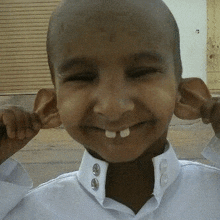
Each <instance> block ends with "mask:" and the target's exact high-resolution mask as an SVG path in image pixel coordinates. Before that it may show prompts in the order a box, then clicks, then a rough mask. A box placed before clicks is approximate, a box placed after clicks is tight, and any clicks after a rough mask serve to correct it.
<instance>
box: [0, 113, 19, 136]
mask: <svg viewBox="0 0 220 220" xmlns="http://www.w3.org/2000/svg"><path fill="white" fill-rule="evenodd" d="M1 121H2V122H3V124H4V125H5V126H6V130H7V135H8V137H9V138H12V139H13V138H15V137H16V130H17V125H16V118H15V115H14V112H13V111H12V110H4V111H3V112H2V113H1Z"/></svg>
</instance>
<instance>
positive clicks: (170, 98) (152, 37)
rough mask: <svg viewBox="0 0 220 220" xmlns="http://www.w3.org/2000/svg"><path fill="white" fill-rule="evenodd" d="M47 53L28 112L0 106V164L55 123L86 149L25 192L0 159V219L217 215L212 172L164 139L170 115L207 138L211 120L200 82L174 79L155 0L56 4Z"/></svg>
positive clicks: (173, 33) (176, 60)
mask: <svg viewBox="0 0 220 220" xmlns="http://www.w3.org/2000/svg"><path fill="white" fill-rule="evenodd" d="M47 51H48V61H49V66H50V70H51V74H52V80H53V83H54V86H55V91H53V90H41V91H40V92H39V93H38V95H37V98H36V101H35V106H34V113H32V114H30V113H27V112H24V111H22V110H20V109H18V108H12V109H7V110H2V111H1V119H2V123H3V124H4V125H5V126H6V130H7V134H5V136H4V137H3V139H2V140H1V148H0V150H1V152H0V155H1V162H3V161H5V160H6V159H7V158H9V157H10V156H11V155H12V154H13V153H15V152H16V151H18V150H19V149H20V148H22V147H23V146H24V145H25V144H26V143H27V142H28V141H29V140H30V139H32V138H33V137H34V136H35V135H36V134H37V133H38V131H39V129H40V128H51V127H56V126H59V125H60V124H61V123H63V125H64V127H65V129H66V130H67V132H68V133H69V134H70V136H71V137H72V138H73V139H75V140H76V141H78V142H80V143H81V144H83V145H84V147H85V149H86V151H85V154H84V157H83V160H82V163H81V166H80V169H79V171H77V172H73V173H69V174H64V175H62V176H60V177H58V178H57V179H55V180H51V181H49V182H48V183H45V184H42V185H41V186H39V187H38V188H36V189H34V190H31V191H30V192H28V194H27V191H28V190H29V189H30V180H29V179H28V177H27V176H26V174H25V172H24V171H22V170H21V167H20V165H19V164H17V163H16V162H13V161H10V160H6V161H5V162H4V163H3V164H2V165H1V180H2V181H1V185H0V188H1V200H0V215H1V219H10V220H11V219H22V220H23V219H37V220H40V219H59V220H60V219H65V220H66V219H82V220H87V219H96V220H97V219H102V220H103V219H105V220H106V219H123V220H124V219H126V220H128V219H178V220H181V219H184V220H185V219H199V220H202V219H204V220H207V219H219V218H220V209H219V207H220V206H219V205H220V200H219V192H218V189H219V185H220V171H219V170H218V169H215V168H211V167H208V166H205V165H202V164H198V163H192V162H186V161H182V162H180V161H178V160H177V158H176V155H175V153H174V151H173V149H172V147H171V145H170V144H169V143H168V141H167V139H166V137H167V131H168V126H169V122H170V120H171V117H172V115H173V113H175V114H176V115H177V116H178V117H180V118H183V119H195V118H200V117H202V118H203V119H204V121H206V123H208V122H211V123H212V125H213V128H214V130H215V132H216V133H218V132H219V124H220V123H219V122H218V120H219V117H218V112H219V106H218V103H217V102H216V101H215V100H212V99H211V96H210V94H209V91H208V89H207V87H206V86H205V84H204V83H203V82H202V81H201V80H199V79H195V78H192V79H185V80H183V79H182V78H181V73H182V67H181V60H180V51H179V33H178V28H177V26H176V23H175V20H174V18H173V16H172V14H171V13H170V12H169V10H168V8H167V7H166V6H165V5H164V3H163V2H162V1H160V0H135V1H134V0H121V1H116V0H109V1H102V0H83V1H70V0H64V1H62V2H61V4H60V5H59V7H58V8H57V10H56V11H55V13H54V14H53V16H52V17H51V20H50V25H49V31H48V39H47ZM25 194H27V195H25Z"/></svg>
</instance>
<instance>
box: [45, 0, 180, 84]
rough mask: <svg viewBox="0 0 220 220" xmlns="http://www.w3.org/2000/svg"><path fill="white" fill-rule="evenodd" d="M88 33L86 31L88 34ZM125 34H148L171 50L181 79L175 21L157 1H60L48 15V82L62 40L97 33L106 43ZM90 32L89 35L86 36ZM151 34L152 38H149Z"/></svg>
mask: <svg viewBox="0 0 220 220" xmlns="http://www.w3.org/2000/svg"><path fill="white" fill-rule="evenodd" d="M88 30H90V32H88ZM118 31H121V32H123V31H124V32H127V34H128V35H131V36H132V35H133V36H135V35H139V34H142V35H143V36H148V35H151V38H152V39H154V40H155V41H158V42H157V43H158V45H159V43H160V41H162V40H164V41H165V36H166V39H167V42H166V43H167V44H169V45H170V47H172V50H173V58H174V63H175V73H176V76H177V79H179V78H181V73H182V67H181V59H180V45H179V30H178V27H177V24H176V21H175V19H174V17H173V15H172V13H171V12H170V10H169V9H168V8H167V6H166V5H165V4H164V2H163V1H161V0H120V1H118V0H109V1H104V0H81V1H78V0H63V1H61V3H60V4H59V6H58V7H57V9H56V10H55V12H54V13H53V14H52V16H51V19H50V23H49V29H48V36H47V52H48V61H49V66H50V70H51V75H52V80H53V83H55V70H54V60H55V59H56V56H57V54H58V53H59V52H60V51H62V50H63V46H64V43H60V41H61V39H62V40H63V39H64V38H67V37H66V36H69V39H66V41H68V42H69V41H74V39H78V38H79V37H81V36H82V34H84V33H85V35H84V38H85V39H86V37H91V33H99V34H100V33H101V34H102V35H103V38H104V37H105V38H106V39H107V40H108V41H109V42H111V41H112V42H113V41H114V40H115V39H116V37H117V32H118ZM88 33H90V34H88ZM153 35H155V37H154V36H153Z"/></svg>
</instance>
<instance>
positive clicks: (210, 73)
mask: <svg viewBox="0 0 220 220" xmlns="http://www.w3.org/2000/svg"><path fill="white" fill-rule="evenodd" d="M207 11H208V13H207V14H208V36H207V82H208V86H209V88H210V89H211V91H212V92H220V49H219V47H220V1H219V0H207Z"/></svg>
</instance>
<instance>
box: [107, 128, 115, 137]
mask: <svg viewBox="0 0 220 220" xmlns="http://www.w3.org/2000/svg"><path fill="white" fill-rule="evenodd" d="M105 136H106V137H107V138H115V137H116V132H114V131H107V130H106V131H105Z"/></svg>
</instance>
